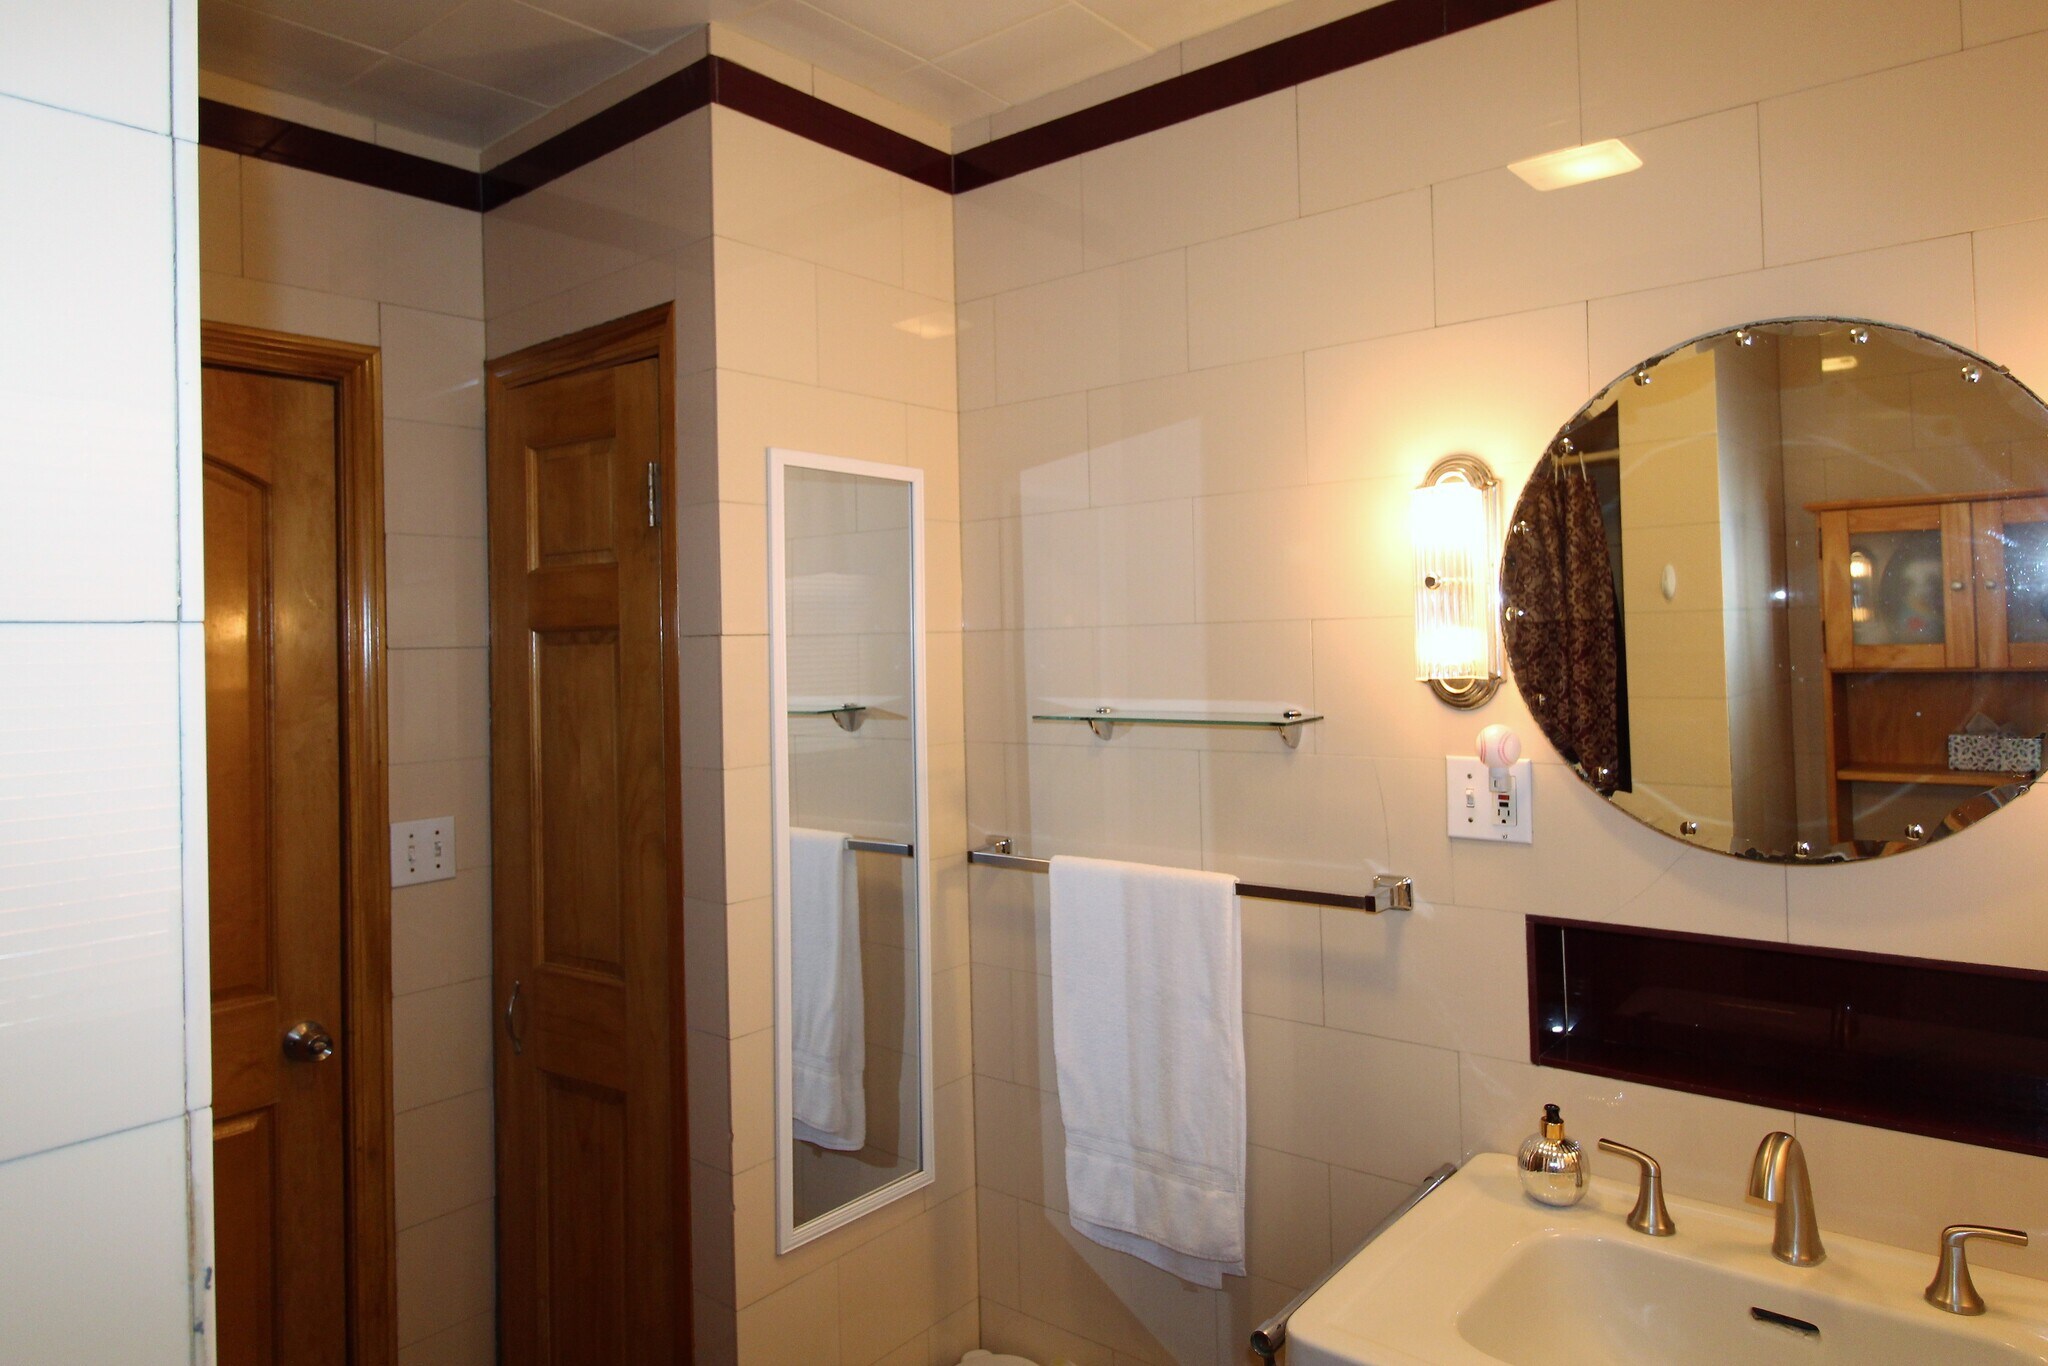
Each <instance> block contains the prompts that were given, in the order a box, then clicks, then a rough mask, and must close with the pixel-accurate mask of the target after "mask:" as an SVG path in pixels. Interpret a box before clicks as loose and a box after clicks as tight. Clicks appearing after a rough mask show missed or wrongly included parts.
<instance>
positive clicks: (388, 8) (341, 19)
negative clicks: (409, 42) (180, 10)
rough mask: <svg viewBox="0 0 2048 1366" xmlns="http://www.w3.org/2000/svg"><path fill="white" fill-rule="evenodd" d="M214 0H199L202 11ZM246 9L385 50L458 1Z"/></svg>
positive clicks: (309, 0) (269, 1) (312, 0)
mask: <svg viewBox="0 0 2048 1366" xmlns="http://www.w3.org/2000/svg"><path fill="white" fill-rule="evenodd" d="M213 3H216V0H200V8H201V9H202V10H204V9H205V8H206V7H207V6H208V5H209V4H213ZM244 3H246V5H247V6H248V8H250V9H253V10H261V11H263V12H264V13H265V14H268V15H270V16H272V17H273V18H277V19H288V20H290V21H291V22H292V23H294V24H302V25H304V26H305V27H307V28H313V29H318V30H320V31H321V32H322V33H330V34H333V35H334V36H335V37H337V38H346V39H348V40H349V41H350V42H352V43H361V44H362V45H363V46H365V47H374V48H376V49H378V50H379V51H381V52H388V51H390V50H391V48H392V47H393V46H395V45H396V44H398V43H402V42H404V41H405V40H406V39H407V38H410V37H412V35H413V34H415V33H418V32H419V31H420V30H421V29H423V28H425V27H426V26H427V25H428V24H431V23H433V22H434V21H435V20H436V19H439V18H440V17H441V16H442V15H444V14H446V13H448V11H450V10H452V9H454V8H455V7H456V6H457V5H459V4H461V3H462V0H346V3H336V0H244Z"/></svg>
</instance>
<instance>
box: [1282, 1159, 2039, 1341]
mask: <svg viewBox="0 0 2048 1366" xmlns="http://www.w3.org/2000/svg"><path fill="white" fill-rule="evenodd" d="M1634 1203H1635V1184H1634V1182H1633V1181H1630V1182H1628V1183H1626V1184H1624V1183H1622V1182H1619V1181H1614V1180H1609V1179H1604V1178H1599V1177H1595V1178H1594V1179H1593V1180H1592V1181H1591V1182H1590V1183H1589V1189H1588V1193H1587V1196H1586V1199H1585V1200H1584V1201H1582V1202H1581V1203H1580V1204H1579V1205H1577V1206H1574V1207H1571V1208H1568V1209H1553V1208H1549V1207H1546V1206H1541V1205H1537V1204H1536V1203H1534V1202H1533V1201H1531V1200H1528V1199H1527V1198H1526V1197H1524V1196H1523V1195H1522V1193H1521V1188H1520V1183H1519V1180H1518V1178H1517V1176H1516V1173H1515V1169H1514V1161H1513V1159H1512V1158H1510V1157H1509V1156H1508V1155H1507V1154H1505V1153H1482V1154H1479V1155H1478V1156H1475V1157H1474V1158H1472V1159H1471V1160H1470V1161H1469V1162H1467V1163H1466V1164H1465V1166H1464V1168H1463V1169H1461V1170H1460V1171H1459V1172H1458V1173H1457V1174H1456V1175H1455V1176H1453V1177H1451V1178H1450V1179H1449V1180H1448V1181H1446V1182H1444V1184H1443V1185H1442V1186H1441V1187H1440V1188H1439V1189H1437V1190H1436V1191H1435V1192H1434V1193H1432V1194H1431V1195H1430V1196H1429V1197H1428V1198H1427V1199H1425V1200H1424V1201H1423V1202H1422V1203H1421V1204H1420V1205H1418V1206H1416V1207H1415V1208H1414V1209H1413V1210H1411V1211H1409V1212H1408V1214H1407V1215H1405V1216H1404V1217H1403V1218H1401V1219H1400V1220H1399V1221H1397V1222H1396V1223H1395V1224H1394V1225H1392V1226H1391V1227H1389V1228H1388V1229H1387V1230H1386V1231H1385V1232H1384V1233H1382V1234H1381V1235H1380V1237H1379V1238H1377V1239H1376V1240H1374V1241H1373V1242H1372V1243H1371V1244H1370V1245H1368V1246H1367V1247H1366V1248H1364V1249H1363V1250H1362V1251H1361V1252H1360V1253H1359V1254H1358V1255H1357V1256H1355V1257H1353V1258H1352V1259H1351V1260H1350V1261H1349V1262H1348V1263H1346V1264H1345V1265H1344V1266H1343V1267H1341V1268H1339V1269H1338V1270H1337V1272H1336V1273H1335V1274H1333V1275H1332V1276H1331V1277H1330V1279H1329V1281H1328V1282H1327V1283H1326V1284H1325V1285H1324V1286H1323V1287H1322V1288H1321V1289H1320V1290H1318V1291H1317V1292H1316V1293H1315V1294H1314V1295H1313V1296H1311V1297H1310V1298H1309V1299H1308V1301H1307V1302H1306V1303H1304V1304H1303V1305H1302V1306H1301V1307H1300V1308H1299V1309H1297V1310H1296V1311H1295V1312H1294V1315H1293V1317H1292V1318H1291V1320H1290V1321H1289V1323H1288V1330H1287V1336H1288V1348H1289V1354H1290V1356H1289V1359H1290V1361H1292V1362H1294V1363H1296V1366H1337V1364H1339V1363H1361V1362H1365V1363H1373V1366H1425V1364H1438V1366H1452V1364H1460V1366H1497V1364H1498V1363H1499V1360H1500V1359H1499V1358H1497V1357H1494V1356H1491V1355H1488V1354H1487V1353H1485V1352H1483V1351H1481V1350H1480V1349H1479V1348H1477V1347H1475V1346H1473V1345H1472V1344H1471V1343H1469V1342H1468V1341H1467V1340H1466V1339H1465V1338H1464V1337H1463V1335H1462V1334H1461V1333H1460V1331H1459V1329H1458V1326H1457V1325H1458V1319H1459V1318H1460V1316H1461V1315H1462V1314H1464V1313H1465V1312H1467V1311H1468V1310H1469V1309H1470V1307H1471V1306H1472V1305H1473V1304H1474V1303H1475V1302H1476V1301H1477V1300H1478V1298H1479V1296H1480V1295H1481V1293H1482V1292H1484V1291H1485V1290H1486V1289H1487V1288H1488V1287H1490V1286H1492V1285H1494V1284H1495V1283H1496V1282H1497V1281H1498V1280H1499V1278H1500V1276H1501V1273H1502V1272H1503V1271H1504V1270H1505V1269H1506V1267H1507V1265H1508V1263H1509V1262H1510V1260H1511V1259H1513V1258H1514V1257H1515V1256H1517V1255H1519V1253H1520V1251H1521V1249H1522V1248H1523V1247H1525V1246H1526V1245H1527V1244H1528V1243H1530V1242H1531V1241H1532V1240H1534V1239H1541V1238H1562V1239H1571V1240H1588V1239H1591V1240H1599V1241H1606V1242H1613V1243H1616V1244H1617V1245H1620V1246H1623V1247H1626V1248H1627V1249H1628V1250H1629V1251H1630V1252H1631V1253H1638V1252H1639V1253H1641V1254H1643V1255H1645V1256H1648V1257H1652V1258H1670V1259H1672V1260H1673V1261H1675V1262H1677V1263H1681V1264H1682V1263H1688V1262H1690V1263H1695V1264H1700V1265H1702V1266H1704V1267H1706V1268H1709V1269H1719V1270H1720V1271H1721V1272H1723V1273H1733V1274H1735V1275H1737V1276H1739V1277H1741V1278H1742V1279H1744V1280H1747V1281H1751V1282H1754V1283H1757V1284H1758V1285H1759V1287H1760V1289H1766V1290H1768V1291H1770V1292H1773V1293H1783V1294H1784V1295H1786V1296H1788V1297H1793V1298H1796V1299H1798V1300H1805V1299H1808V1298H1810V1297H1813V1296H1819V1297H1820V1298H1822V1299H1823V1300H1831V1301H1835V1302H1839V1303H1841V1304H1842V1305H1843V1306H1844V1307H1845V1308H1850V1307H1854V1308H1857V1309H1860V1310H1861V1311H1863V1312H1874V1313H1878V1314H1881V1315H1883V1316H1885V1317H1899V1318H1901V1319H1903V1320H1906V1321H1912V1322H1917V1323H1920V1324H1922V1326H1925V1327H1927V1328H1929V1329H1931V1330H1932V1331H1935V1332H1940V1333H1945V1334H1947V1335H1948V1336H1950V1337H1953V1338H1956V1339H1966V1340H1971V1341H1974V1342H1977V1343H1981V1344H1983V1345H1984V1346H1987V1347H1989V1346H1993V1345H1997V1346H2003V1347H2006V1348H2008V1349H2011V1350H2017V1351H2021V1352H2026V1353H2030V1354H2032V1355H2033V1356H2035V1357H2036V1358H2038V1359H2040V1360H2041V1361H2043V1362H2048V1281H2040V1280H2035V1279H2034V1278H2032V1277H2027V1276H2019V1275H2014V1274H2012V1273H2010V1272H2003V1271H1997V1270H1992V1269H1988V1268H1986V1269H1981V1270H1977V1271H1975V1273H1974V1274H1975V1277H1976V1280H1977V1282H1978V1285H1979V1287H1980V1288H1981V1289H1982V1290H1983V1292H1984V1297H1985V1299H1986V1300H1987V1301H1988V1302H1989V1303H1990V1305H1991V1309H1990V1312H1989V1313H1987V1314H1985V1315H1983V1316H1982V1317H1979V1318H1963V1317H1959V1316H1956V1315H1950V1314H1944V1313H1942V1312H1941V1311H1939V1310H1937V1309H1934V1308H1932V1307H1930V1306H1928V1305H1926V1304H1925V1303H1923V1302H1922V1300H1921V1298H1920V1294H1921V1291H1922V1289H1923V1288H1924V1287H1925V1286H1926V1283H1927V1278H1928V1277H1929V1276H1931V1275H1932V1274H1933V1271H1934V1265H1935V1254H1934V1235H1935V1233H1937V1232H1938V1230H1930V1231H1929V1235H1928V1240H1927V1242H1928V1246H1927V1250H1926V1251H1925V1252H1924V1253H1921V1252H1915V1251H1912V1250H1909V1249H1906V1248H1899V1247H1893V1246H1890V1245H1888V1244H1884V1243H1877V1242H1873V1241H1871V1240H1868V1239H1863V1238H1858V1237H1855V1236H1853V1235H1849V1234H1843V1233H1839V1232H1836V1231H1833V1230H1830V1229H1826V1228H1825V1226H1824V1228H1823V1231H1824V1232H1825V1233H1826V1235H1827V1243H1828V1249H1829V1257H1828V1260H1827V1261H1826V1262H1823V1263H1822V1264H1821V1265H1820V1266H1818V1267H1810V1268H1809V1267H1791V1266H1786V1265H1785V1264H1783V1263H1781V1262H1779V1261H1777V1260H1776V1259H1775V1258H1773V1257H1772V1256H1771V1255H1770V1242H1771V1223H1772V1221H1771V1216H1770V1215H1769V1214H1768V1213H1767V1212H1763V1211H1761V1210H1755V1211H1752V1210H1748V1209H1737V1208H1732V1207H1729V1206H1725V1205H1713V1204H1708V1203H1707V1202H1705V1201H1701V1200H1694V1199H1689V1198H1685V1197H1676V1198H1672V1199H1670V1200H1669V1202H1668V1203H1669V1205H1670V1207H1671V1209H1672V1212H1673V1217H1674V1219H1675V1220H1676V1221H1677V1224H1678V1230H1679V1231H1678V1234H1677V1236H1676V1237H1674V1238H1657V1239H1651V1238H1646V1237H1644V1236H1643V1235H1641V1234H1638V1233H1635V1232H1633V1231H1631V1230H1630V1229H1629V1228H1628V1227H1627V1226H1626V1224H1625V1222H1624V1218H1625V1216H1626V1214H1627V1212H1628V1210H1629V1209H1630V1207H1631V1206H1632V1205H1633V1204H1634ZM1638 1239H1639V1240H1640V1244H1637V1243H1635V1242H1633V1241H1630V1240H1638ZM1397 1307H1398V1308H1397ZM1766 1307H1770V1306H1768V1305H1767V1306H1766ZM1390 1311H1393V1312H1390ZM1922 1314H1924V1315H1925V1318H1924V1319H1923V1318H1921V1317H1920V1316H1921V1315H1922Z"/></svg>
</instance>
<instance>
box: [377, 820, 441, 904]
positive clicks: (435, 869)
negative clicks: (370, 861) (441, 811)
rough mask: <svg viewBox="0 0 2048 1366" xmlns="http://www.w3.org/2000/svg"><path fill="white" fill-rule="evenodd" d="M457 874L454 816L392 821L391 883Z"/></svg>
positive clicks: (408, 883) (400, 884)
mask: <svg viewBox="0 0 2048 1366" xmlns="http://www.w3.org/2000/svg"><path fill="white" fill-rule="evenodd" d="M454 876H455V817H453V816H431V817H429V818H428V819H426V820H423V821H393V822H392V823H391V885H392V886H394V887H410V886H412V884H414V883H415V882H439V881H440V880H441V879H443V878H451V877H454Z"/></svg>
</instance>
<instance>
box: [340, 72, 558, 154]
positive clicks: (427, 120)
mask: <svg viewBox="0 0 2048 1366" xmlns="http://www.w3.org/2000/svg"><path fill="white" fill-rule="evenodd" d="M333 103H335V104H337V105H339V106H341V107H342V108H344V109H349V110H353V111H354V112H356V113H358V114H363V115H367V116H368V117H370V118H373V119H375V120H377V121H378V122H379V123H390V124H395V125H397V126H398V127H400V128H409V129H411V130H412V131H413V132H415V133H425V134H426V135H427V136H428V137H436V138H440V139H442V140H443V141H446V142H454V143H460V144H461V145H462V146H464V147H482V146H485V145H487V144H489V143H492V142H496V141H497V140H498V139H499V138H501V137H503V136H505V134H507V133H509V132H511V131H512V130H513V129H514V128H517V127H519V125H521V124H523V123H525V122H526V121H527V120H529V119H533V118H537V117H539V116H540V114H541V113H542V112H543V111H542V108H541V106H540V105H537V104H531V103H529V102H527V101H525V100H521V99H514V98H513V97H512V96H510V95H507V94H503V93H501V92H499V91H496V90H489V89H486V88H485V87H483V86H480V85H475V84H472V83H471V82H469V81H465V80H460V79H458V78H456V77H454V76H450V75H448V74H447V73H445V72H441V71H435V70H433V69H431V68H429V67H424V66H415V65H413V64H412V63H411V62H406V61H401V60H399V59H398V58H396V57H387V58H385V59H384V60H383V61H382V62H379V63H378V64H377V65H376V66H374V67H372V68H370V70H369V71H368V72H366V73H364V75H363V76H361V77H360V78H359V79H357V80H356V81H355V82H353V83H352V84H350V85H347V86H344V87H342V88H341V89H340V90H338V91H336V92H335V93H334V96H333Z"/></svg>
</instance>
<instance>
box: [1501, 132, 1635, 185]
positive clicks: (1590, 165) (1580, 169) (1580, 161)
mask: <svg viewBox="0 0 2048 1366" xmlns="http://www.w3.org/2000/svg"><path fill="white" fill-rule="evenodd" d="M1642 164H1643V159H1642V158H1641V157H1639V156H1637V155H1636V154H1635V153H1634V152H1631V151H1630V150H1629V148H1628V144H1627V143H1625V142H1623V141H1622V140H1621V139H1620V138H1608V139H1607V140H1606V141H1604V142H1589V143H1587V144H1586V145H1585V146H1583V147H1566V148H1564V149H1562V150H1560V151H1556V152H1545V153H1544V154H1543V155H1542V156H1540V157H1530V158H1529V159H1528V160H1526V161H1517V162H1513V163H1511V164H1510V165H1509V166H1508V169H1509V170H1510V171H1513V172H1514V173H1515V174H1516V175H1518V176H1520V177H1521V178H1522V179H1523V180H1525V181H1527V182H1528V183H1529V184H1530V185H1531V186H1533V187H1534V188H1536V189H1539V190H1561V189H1563V188H1564V187H1565V186H1567V185H1583V184H1585V183H1586V182H1587V181H1589V180H1605V179H1606V178H1607V177H1608V176H1611V175H1623V174H1625V173H1627V172H1629V171H1633V170H1636V169H1637V168H1639V167H1640V166H1641V165H1642Z"/></svg>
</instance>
